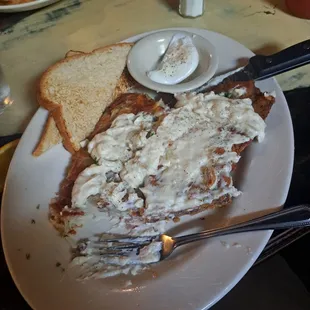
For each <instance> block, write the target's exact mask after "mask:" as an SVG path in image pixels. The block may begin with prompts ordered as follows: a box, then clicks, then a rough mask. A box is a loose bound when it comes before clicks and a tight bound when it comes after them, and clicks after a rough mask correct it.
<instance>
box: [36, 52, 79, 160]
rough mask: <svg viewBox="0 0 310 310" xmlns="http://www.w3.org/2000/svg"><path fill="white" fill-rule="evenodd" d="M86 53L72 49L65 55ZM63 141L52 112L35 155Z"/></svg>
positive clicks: (66, 56)
mask: <svg viewBox="0 0 310 310" xmlns="http://www.w3.org/2000/svg"><path fill="white" fill-rule="evenodd" d="M81 54H84V52H80V51H72V50H70V51H69V52H67V54H66V55H65V58H68V57H71V56H75V55H81ZM61 142H62V137H61V135H60V133H59V131H58V129H57V126H56V123H55V121H54V119H53V117H52V115H51V114H49V115H48V117H47V120H46V122H45V126H44V129H43V131H42V134H41V137H40V140H39V142H38V144H37V145H36V148H35V149H34V151H33V152H32V155H33V156H36V157H38V156H40V155H42V154H43V153H45V152H46V151H48V150H49V149H51V148H52V147H53V146H54V145H57V144H59V143H61Z"/></svg>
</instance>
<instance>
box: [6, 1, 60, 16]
mask: <svg viewBox="0 0 310 310" xmlns="http://www.w3.org/2000/svg"><path fill="white" fill-rule="evenodd" d="M58 1H60V0H34V1H31V2H26V3H21V4H12V5H0V13H14V12H23V11H31V10H35V9H39V8H43V7H45V6H48V5H50V4H53V3H55V2H58Z"/></svg>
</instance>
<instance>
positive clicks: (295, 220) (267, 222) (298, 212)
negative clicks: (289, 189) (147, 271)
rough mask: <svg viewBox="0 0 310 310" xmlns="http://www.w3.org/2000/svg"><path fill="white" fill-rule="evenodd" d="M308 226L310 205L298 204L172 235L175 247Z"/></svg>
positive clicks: (309, 224) (309, 222)
mask: <svg viewBox="0 0 310 310" xmlns="http://www.w3.org/2000/svg"><path fill="white" fill-rule="evenodd" d="M306 226H310V205H300V206H296V207H292V208H288V209H284V210H281V211H277V212H273V213H271V214H268V215H265V216H261V217H258V218H255V219H253V220H250V221H246V222H243V223H240V224H236V225H232V226H228V227H224V228H217V229H210V230H205V231H202V232H200V233H196V234H191V235H186V236H180V237H174V238H173V239H174V241H175V248H176V247H178V246H180V245H184V244H187V243H190V242H194V241H199V240H203V239H207V238H211V237H217V236H224V235H229V234H235V233H242V232H248V231H258V230H270V229H271V230H274V229H288V228H296V227H306Z"/></svg>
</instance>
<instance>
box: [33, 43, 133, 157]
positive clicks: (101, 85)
mask: <svg viewBox="0 0 310 310" xmlns="http://www.w3.org/2000/svg"><path fill="white" fill-rule="evenodd" d="M131 46H132V44H129V43H120V44H114V45H110V46H107V47H104V48H100V49H97V50H94V51H93V52H91V53H87V54H82V55H74V56H70V57H68V58H65V59H64V60H61V61H59V62H58V63H56V64H55V65H53V66H51V67H50V68H48V69H47V70H46V71H45V73H44V74H43V76H42V78H41V80H40V84H39V90H38V101H39V103H40V105H42V106H43V107H44V108H46V109H47V110H49V111H50V113H51V115H52V116H53V118H54V120H55V123H56V126H57V128H58V130H59V132H60V134H61V136H62V138H63V143H64V146H65V147H66V149H67V150H68V151H70V152H71V153H74V152H75V151H77V150H78V149H79V148H80V142H81V141H83V140H84V139H85V138H86V137H87V136H88V135H89V134H90V133H91V131H92V130H93V128H94V127H95V125H96V123H97V121H98V119H99V118H100V116H101V114H102V112H103V111H104V110H105V108H106V107H107V106H108V105H109V104H110V103H111V102H112V100H113V97H114V94H115V89H116V87H117V85H119V80H120V78H121V75H122V73H123V71H124V68H125V65H126V60H127V55H128V52H129V50H130V48H131ZM122 86H123V85H122ZM120 89H121V88H120Z"/></svg>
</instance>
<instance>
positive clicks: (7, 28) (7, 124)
mask: <svg viewBox="0 0 310 310" xmlns="http://www.w3.org/2000/svg"><path fill="white" fill-rule="evenodd" d="M176 2H178V1H173V0H170V1H169V0H110V1H108V0H83V1H82V0H63V1H60V2H59V3H57V4H54V5H51V6H49V7H47V8H44V9H41V10H37V11H34V12H27V13H18V14H13V15H12V14H10V15H8V14H0V59H1V65H2V66H3V69H4V71H5V75H6V76H7V80H8V82H9V84H10V86H11V88H12V93H13V95H14V99H15V103H14V105H13V106H12V107H10V108H9V109H7V110H6V111H5V113H4V114H3V115H2V116H1V117H0V136H4V135H8V134H14V133H17V132H22V131H23V130H24V128H25V127H26V126H27V124H28V122H29V120H30V119H31V117H32V115H33V114H34V113H35V111H36V110H37V108H38V105H37V103H36V100H35V84H36V81H37V79H38V78H39V76H40V75H41V73H42V72H43V71H44V69H46V68H47V67H48V66H49V65H51V64H52V63H54V62H55V61H57V60H59V59H61V58H62V57H63V56H64V55H65V53H66V52H67V51H68V50H70V49H74V50H83V51H91V50H92V49H94V48H97V47H99V46H103V45H106V44H109V43H113V42H117V41H120V40H123V39H125V38H127V37H129V36H132V35H135V34H137V33H141V32H145V31H149V30H153V29H159V28H167V27H197V28H205V29H208V30H212V31H216V32H220V33H223V34H224V35H227V36H229V37H231V38H233V39H235V40H237V41H239V42H240V43H242V44H243V45H245V46H247V47H248V48H249V49H251V50H253V51H254V52H255V53H262V54H270V53H274V52H277V51H279V50H281V49H283V48H285V47H288V46H290V45H292V44H294V43H297V42H299V41H303V40H305V39H308V38H309V33H310V21H307V20H302V19H298V18H296V17H293V16H291V15H289V14H288V13H287V12H286V9H285V7H284V6H283V5H280V3H281V2H284V1H279V0H256V1H252V0H226V1H218V0H207V1H206V12H205V14H204V15H203V16H202V17H201V18H197V19H186V18H182V17H180V16H179V15H178V14H177V12H176ZM278 3H279V4H278ZM277 4H278V5H277ZM277 79H278V81H279V83H280V85H281V87H282V88H283V89H284V90H289V89H293V88H296V87H300V86H308V85H310V70H309V67H303V68H299V69H296V70H293V71H291V72H288V73H285V74H282V75H280V76H278V77H277ZM293 93H294V92H287V94H286V95H287V99H288V101H289V105H290V110H291V113H292V118H293V123H294V131H295V142H296V155H295V159H296V160H295V167H294V174H293V181H292V185H291V189H290V194H289V196H288V205H293V204H298V203H304V202H307V201H308V198H307V196H308V189H307V186H308V182H307V180H309V177H310V156H309V154H310V149H309V145H310V144H309V143H308V142H307V139H308V138H307V137H308V134H309V130H310V123H309V121H308V115H309V112H310V101H309V100H308V99H305V98H310V88H308V89H305V90H301V91H299V92H298V95H297V96H296V95H293ZM293 97H294V98H293ZM293 234H294V232H289V233H288V234H286V236H287V240H286V241H283V240H284V238H282V237H281V238H275V239H274V241H272V240H271V241H272V242H271V244H270V247H269V248H268V250H266V251H264V253H263V255H262V256H261V259H263V258H265V257H267V256H269V255H271V254H272V253H273V252H274V250H273V249H276V248H279V247H281V246H285V245H286V244H287V243H288V242H290V241H291V240H293V239H294V238H295V237H294V238H293V237H292V235H293ZM296 234H297V236H300V235H303V234H305V231H297V232H296ZM279 240H280V241H281V240H282V241H281V242H279ZM272 243H273V245H272ZM1 283H2V287H3V288H4V290H3V291H2V294H1V298H0V310H4V309H6V310H10V309H12V310H13V309H29V307H28V306H27V305H26V303H25V302H24V301H23V299H22V297H21V296H20V295H19V293H18V291H17V289H16V287H15V285H14V284H13V282H12V280H11V278H10V275H9V272H8V270H7V267H6V265H5V261H4V257H3V254H2V250H1V247H0V284H1Z"/></svg>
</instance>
